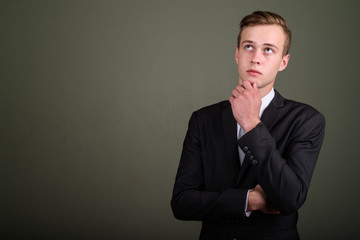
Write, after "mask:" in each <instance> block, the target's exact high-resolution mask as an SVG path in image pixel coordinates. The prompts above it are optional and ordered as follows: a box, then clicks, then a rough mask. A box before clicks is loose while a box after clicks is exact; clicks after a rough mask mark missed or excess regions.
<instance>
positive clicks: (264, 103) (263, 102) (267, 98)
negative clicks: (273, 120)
mask: <svg viewBox="0 0 360 240" xmlns="http://www.w3.org/2000/svg"><path fill="white" fill-rule="evenodd" d="M274 96H275V91H274V88H271V90H270V92H269V93H268V94H266V95H265V96H264V97H263V98H262V99H261V107H260V112H259V118H261V117H262V115H263V113H264V110H265V109H266V108H267V106H269V104H270V102H271V100H273V98H274Z"/></svg>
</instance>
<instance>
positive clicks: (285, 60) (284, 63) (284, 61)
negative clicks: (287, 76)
mask: <svg viewBox="0 0 360 240" xmlns="http://www.w3.org/2000/svg"><path fill="white" fill-rule="evenodd" d="M289 60H290V54H286V55H285V56H284V57H283V58H282V60H281V63H280V67H279V72H281V71H282V70H284V69H285V68H286V67H287V65H288V63H289Z"/></svg>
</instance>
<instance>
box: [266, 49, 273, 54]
mask: <svg viewBox="0 0 360 240" xmlns="http://www.w3.org/2000/svg"><path fill="white" fill-rule="evenodd" d="M265 53H267V54H269V53H273V50H272V49H271V48H265Z"/></svg>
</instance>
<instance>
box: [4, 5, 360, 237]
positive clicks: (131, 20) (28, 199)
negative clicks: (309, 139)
mask: <svg viewBox="0 0 360 240" xmlns="http://www.w3.org/2000/svg"><path fill="white" fill-rule="evenodd" d="M258 9H261V10H270V11H275V12H277V13H279V14H280V15H282V16H283V17H284V18H285V19H287V21H288V24H289V26H290V28H291V29H292V31H293V45H292V48H291V59H290V63H289V66H288V68H287V69H286V70H285V71H284V72H282V73H280V74H279V75H278V78H277V81H276V84H275V86H276V89H277V90H279V91H280V92H281V93H282V95H283V96H285V97H287V98H291V99H294V100H298V101H302V102H306V103H308V104H311V105H313V106H314V107H316V108H317V109H318V110H319V111H321V112H322V113H323V114H324V115H325V117H326V120H327V127H326V137H325V141H324V145H323V148H322V151H321V155H320V158H319V160H318V164H317V166H316V169H315V173H314V176H313V180H312V185H311V188H310V191H309V195H308V199H307V201H306V203H305V205H304V206H303V207H302V208H301V209H300V218H299V224H298V225H299V230H300V234H301V236H302V239H314V240H315V239H324V240H325V239H326V240H328V239H355V233H356V232H359V229H360V220H359V216H360V210H359V209H360V208H359V207H358V205H359V200H360V194H359V180H360V178H359V175H360V173H359V167H360V159H359V154H358V150H359V140H358V139H359V121H360V116H359V104H360V96H359V87H360V84H359V81H360V79H359V61H358V60H359V56H360V47H359V42H360V31H359V17H358V15H359V13H358V9H359V6H358V4H356V1H346V0H343V1H336V0H335V1H285V0H284V1H267V0H263V1H240V0H238V1H235V0H231V1H220V0H219V1H195V0H191V1H180V0H179V1H171V0H169V1H165V0H163V1H145V0H144V1H137V0H134V1H130V0H129V1H51V0H50V1H45V0H44V1H4V0H1V1H0V43H1V44H0V61H1V62H0V66H1V71H0V110H1V118H0V194H1V195H0V196H1V198H0V201H1V202H0V203H1V206H0V207H1V208H0V220H1V225H0V228H1V231H0V235H1V236H0V238H1V237H6V238H2V239H30V238H34V239H197V238H198V236H199V230H200V223H199V222H192V221H188V222H184V221H178V220H176V219H174V217H173V216H172V212H171V208H170V199H171V193H172V186H173V182H174V177H175V174H176V170H177V166H178V162H179V158H180V153H181V148H182V142H183V139H184V136H185V132H186V129H187V123H188V120H189V117H190V114H191V113H192V112H193V111H194V110H196V109H198V108H200V107H203V106H206V105H209V104H212V103H216V102H218V101H221V100H225V99H227V98H228V96H229V95H230V93H231V90H232V89H233V88H234V86H235V85H236V84H237V71H236V64H235V61H234V51H235V44H236V36H237V33H238V23H239V21H240V20H241V18H242V17H243V16H244V15H246V14H249V13H251V12H252V11H254V10H258Z"/></svg>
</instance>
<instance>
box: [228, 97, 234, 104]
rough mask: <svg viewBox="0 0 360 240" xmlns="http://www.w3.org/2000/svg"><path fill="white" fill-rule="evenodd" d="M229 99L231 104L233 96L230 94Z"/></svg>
mask: <svg viewBox="0 0 360 240" xmlns="http://www.w3.org/2000/svg"><path fill="white" fill-rule="evenodd" d="M229 101H230V103H231V104H233V102H234V97H233V96H230V97H229Z"/></svg>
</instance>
